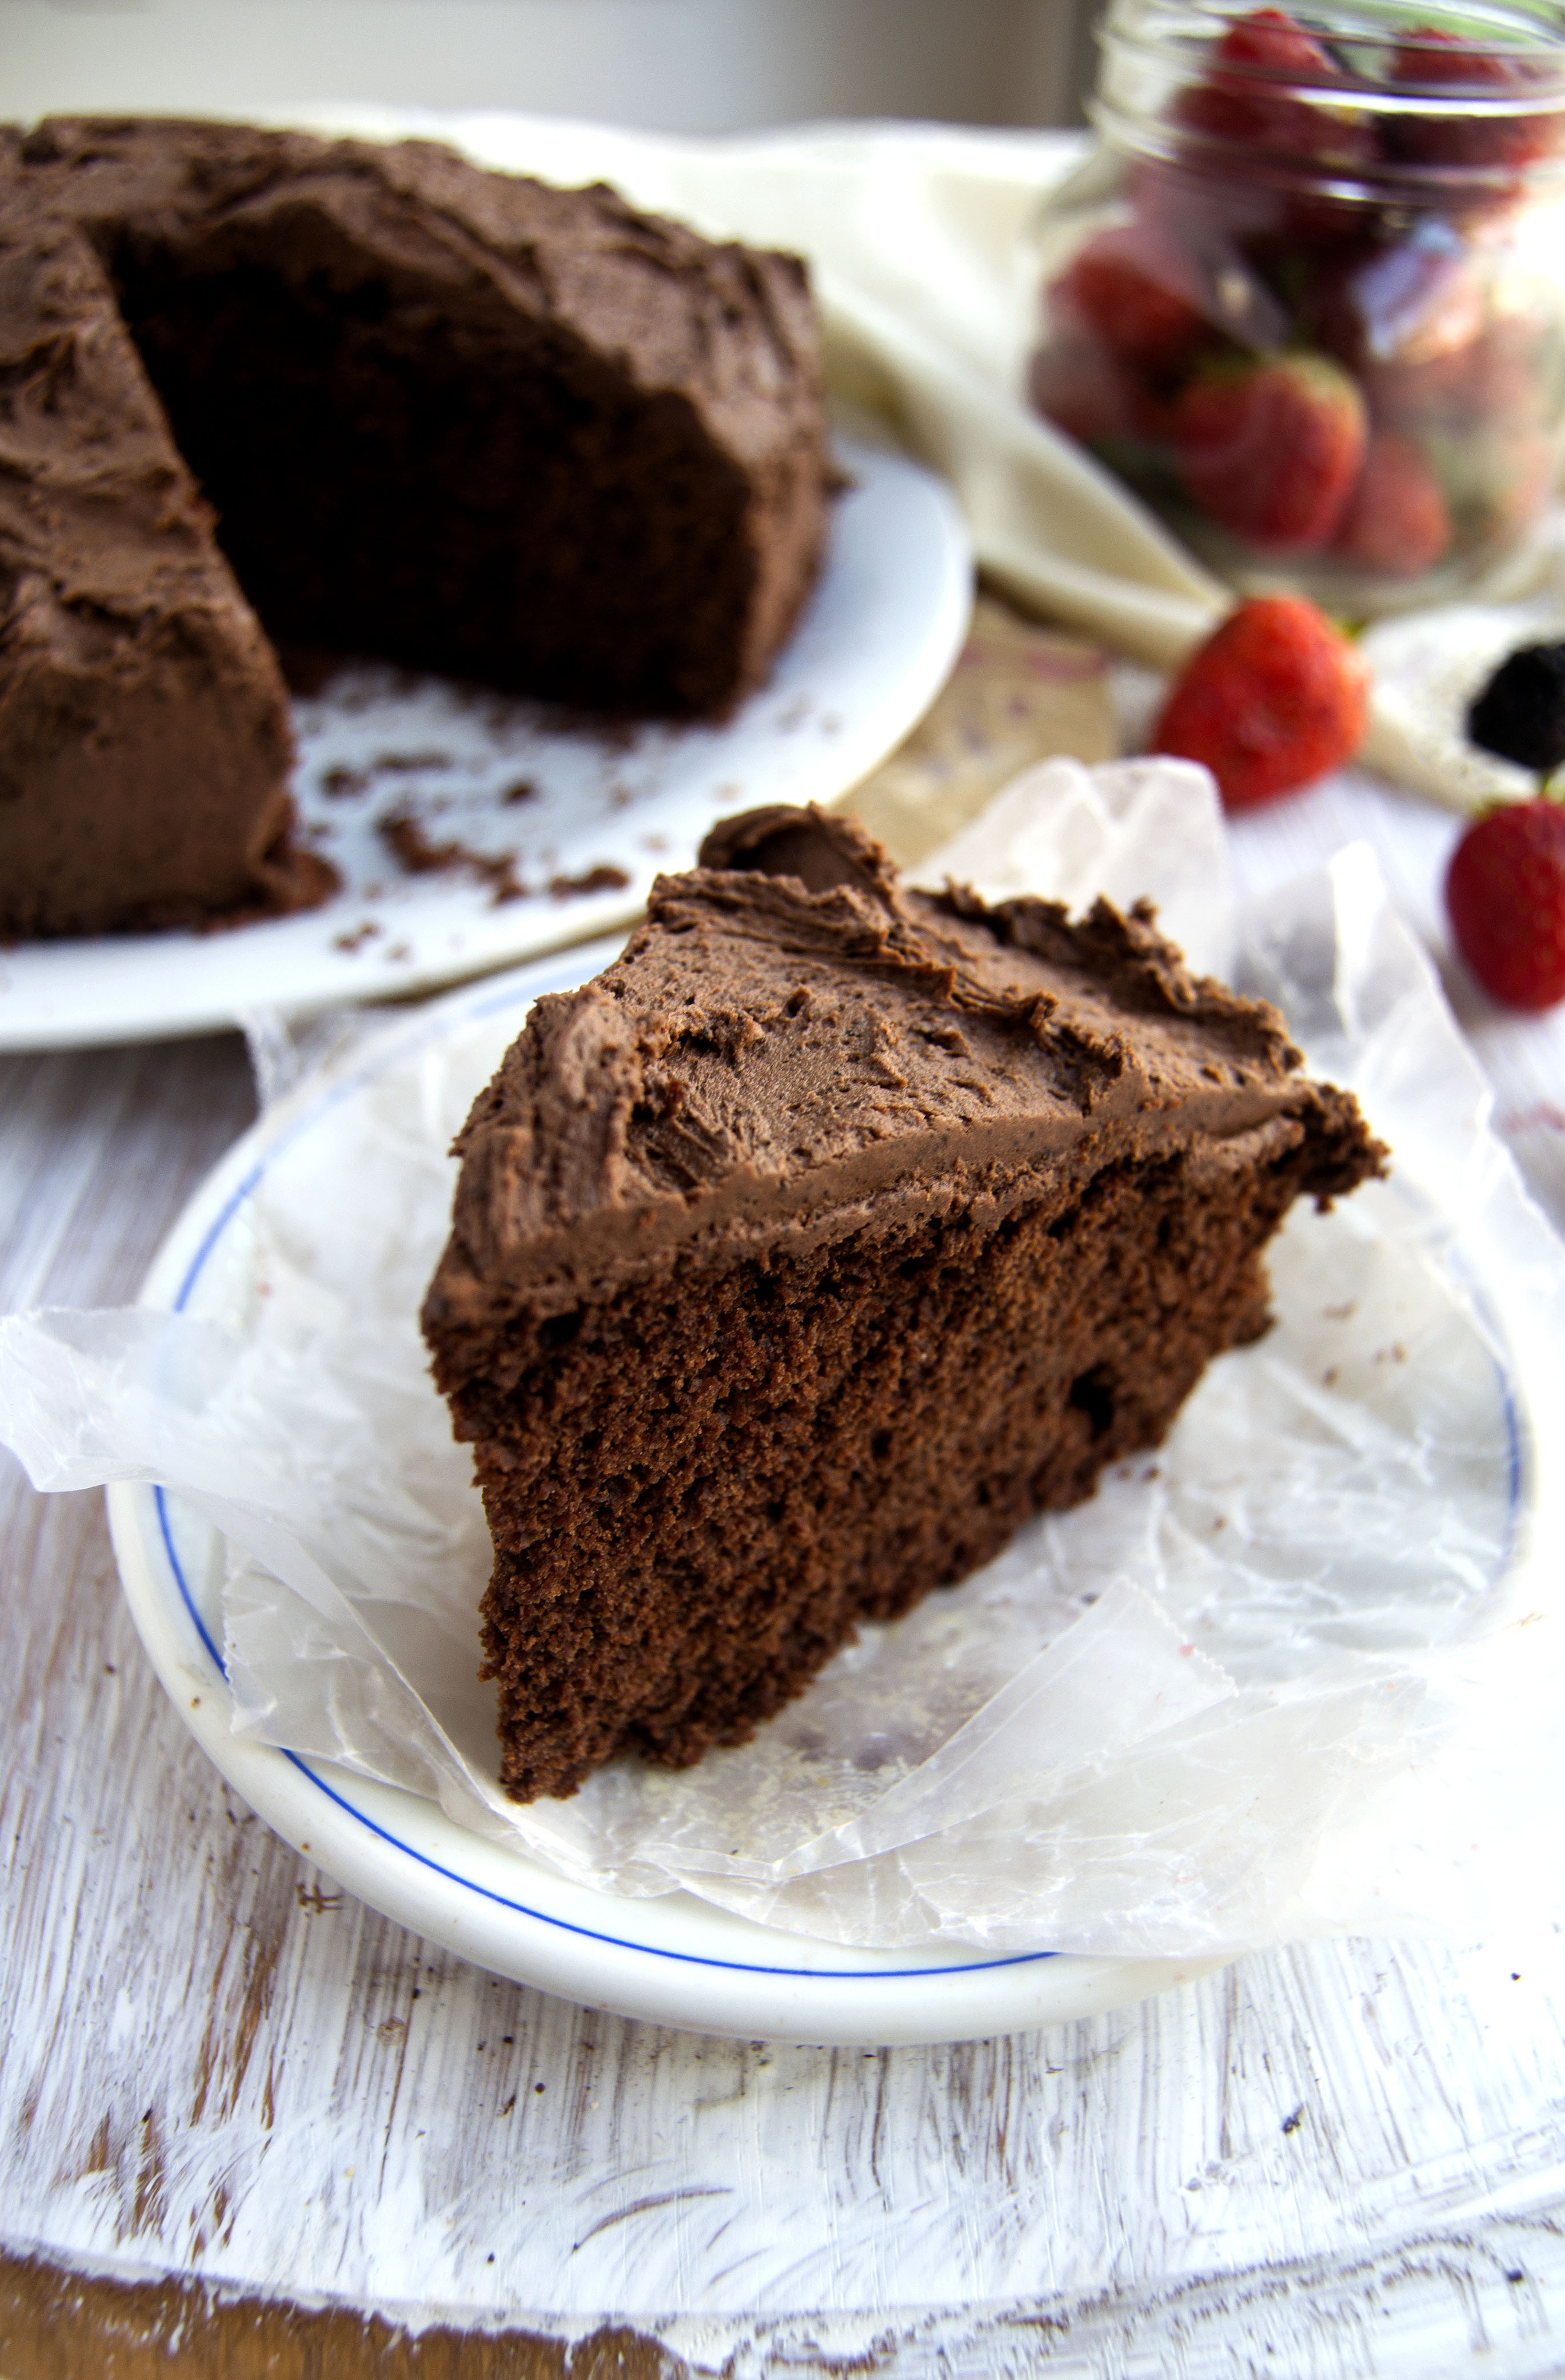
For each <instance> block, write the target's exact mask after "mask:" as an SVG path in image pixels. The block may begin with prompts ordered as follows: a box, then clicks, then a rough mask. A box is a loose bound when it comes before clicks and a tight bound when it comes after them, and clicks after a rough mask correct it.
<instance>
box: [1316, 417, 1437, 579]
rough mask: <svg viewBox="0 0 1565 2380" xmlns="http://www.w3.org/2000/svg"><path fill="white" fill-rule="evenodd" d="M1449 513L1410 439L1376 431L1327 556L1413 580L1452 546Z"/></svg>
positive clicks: (1430, 568) (1425, 464) (1433, 479)
mask: <svg viewBox="0 0 1565 2380" xmlns="http://www.w3.org/2000/svg"><path fill="white" fill-rule="evenodd" d="M1450 534H1451V522H1450V512H1449V510H1448V509H1447V506H1446V500H1445V497H1444V496H1443V495H1442V494H1441V492H1440V485H1439V481H1438V480H1437V479H1436V477H1435V475H1434V473H1433V471H1431V470H1430V468H1429V466H1428V464H1427V463H1426V462H1425V459H1424V456H1423V455H1422V454H1421V453H1420V452H1419V450H1418V448H1417V447H1416V446H1415V445H1414V444H1413V441H1412V439H1411V438H1399V437H1398V436H1397V435H1396V433H1395V431H1389V430H1382V431H1377V432H1376V433H1375V435H1374V436H1373V437H1372V438H1371V439H1370V442H1369V447H1368V451H1367V452H1366V454H1365V458H1364V469H1363V471H1362V472H1361V473H1360V475H1359V482H1358V485H1357V487H1356V488H1355V489H1354V490H1353V494H1352V495H1351V496H1350V497H1349V499H1348V509H1347V511H1346V512H1345V513H1344V514H1343V516H1342V519H1341V526H1340V527H1339V528H1338V531H1337V535H1336V539H1335V540H1334V542H1333V544H1332V548H1331V551H1332V553H1335V554H1339V555H1341V559H1342V560H1343V561H1344V562H1350V563H1355V564H1357V565H1359V566H1360V567H1361V568H1363V569H1365V570H1383V571H1385V572H1386V573H1387V574H1388V575H1389V577H1393V578H1416V577H1418V574H1419V572H1420V571H1423V570H1432V569H1433V568H1434V566H1435V565H1436V563H1437V562H1438V560H1439V558H1440V556H1441V554H1442V553H1444V552H1445V551H1446V548H1447V547H1448V546H1449V545H1450Z"/></svg>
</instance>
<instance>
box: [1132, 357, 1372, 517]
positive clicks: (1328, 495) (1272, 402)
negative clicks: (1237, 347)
mask: <svg viewBox="0 0 1565 2380" xmlns="http://www.w3.org/2000/svg"><path fill="white" fill-rule="evenodd" d="M1366 429H1367V425H1366V420H1365V407H1364V399H1363V397H1362V396H1361V395H1360V394H1359V390H1358V387H1357V384H1356V383H1354V382H1353V381H1352V380H1350V379H1349V378H1348V375H1347V373H1346V372H1344V371H1342V370H1341V369H1340V368H1339V366H1337V365H1336V364H1334V363H1332V362H1331V361H1330V360H1329V359H1328V358H1327V357H1325V356H1317V355H1310V354H1300V355H1283V356H1273V357H1269V358H1260V359H1256V358H1245V359H1244V361H1243V362H1241V363H1237V364H1234V365H1231V366H1218V367H1214V368H1213V369H1212V370H1210V371H1207V372H1202V373H1200V374H1198V375H1197V377H1196V378H1195V380H1193V381H1192V382H1191V383H1190V385H1189V387H1188V388H1186V389H1185V390H1184V392H1183V395H1181V397H1180V399H1179V402H1178V404H1177V406H1176V407H1175V408H1174V418H1173V443H1174V451H1175V455H1176V456H1177V459H1178V462H1179V468H1180V475H1181V477H1182V478H1183V481H1184V485H1185V487H1186V489H1187V490H1188V492H1189V493H1190V494H1191V496H1192V497H1193V498H1194V499H1195V502H1196V504H1199V505H1200V506H1201V508H1202V510H1203V511H1204V512H1205V513H1206V514H1207V516H1208V517H1209V518H1210V519H1212V520H1214V521H1216V522H1217V524H1218V526H1219V528H1225V529H1229V530H1231V533H1232V534H1233V535H1234V536H1235V537H1241V538H1244V539H1245V540H1248V542H1249V543H1250V544H1252V545H1257V546H1262V547H1264V548H1266V549H1268V551H1269V552H1271V553H1311V552H1313V551H1315V550H1316V548H1318V547H1320V546H1323V545H1326V544H1327V543H1328V542H1329V540H1330V538H1331V536H1332V533H1333V531H1334V530H1335V529H1336V527H1337V524H1338V522H1339V521H1340V520H1341V517H1342V514H1343V511H1344V510H1345V508H1346V505H1347V502H1348V498H1349V497H1350V495H1351V494H1352V493H1353V484H1354V482H1355V480H1357V478H1358V475H1359V472H1360V469H1361V468H1362V467H1363V463H1364V450H1365V437H1366Z"/></svg>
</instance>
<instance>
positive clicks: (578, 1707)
mask: <svg viewBox="0 0 1565 2380" xmlns="http://www.w3.org/2000/svg"><path fill="white" fill-rule="evenodd" d="M701 862H702V864H701V865H700V866H699V867H698V868H697V869H696V870H694V871H692V872H691V873H690V874H688V875H686V876H683V877H673V878H664V879H661V880H659V882H658V884H657V885H656V886H655V888H654V891H653V894H652V898H651V902H650V904H649V917H648V920H647V923H646V925H645V926H643V927H642V928H641V929H638V931H637V933H636V934H635V935H633V936H632V938H631V940H630V941H629V942H628V943H627V945H626V948H625V952H624V953H623V954H622V956H621V957H620V958H619V959H618V960H616V961H615V962H614V963H613V965H611V966H609V967H608V968H606V969H605V970H604V971H603V973H602V975H601V976H600V977H597V978H595V979H594V981H593V982H592V983H590V984H588V985H586V986H584V987H583V988H582V989H581V990H579V991H577V992H575V993H564V994H559V995H554V996H552V997H551V998H549V999H546V1000H544V1001H540V1002H539V1003H538V1004H537V1006H536V1007H535V1008H534V1010H533V1012H532V1014H531V1015H530V1016H529V1018H528V1023H527V1025H526V1026H524V1028H523V1031H522V1033H521V1035H520V1036H518V1038H517V1039H516V1042H515V1043H513V1045H512V1047H511V1049H510V1050H508V1051H507V1053H506V1056H505V1058H504V1060H503V1062H502V1065H501V1067H500V1069H499V1071H498V1073H497V1074H496V1075H495V1077H494V1080H493V1081H492V1082H491V1085H490V1086H489V1087H488V1088H487V1089H486V1090H485V1091H484V1092H483V1093H481V1094H480V1096H479V1099H478V1100H477V1102H476V1103H475V1106H474V1109H473V1111H472V1114H471V1115H470V1117H469V1119H468V1122H467V1125H466V1127H465V1128H464V1132H463V1134H462V1135H461V1137H460V1139H459V1141H458V1143H457V1147H458V1150H459V1151H460V1153H461V1157H462V1169H461V1174H460V1178H459V1182H458V1187H457V1193H456V1199H455V1216H454V1226H453V1232H452V1236H451V1240H450V1242H449V1244H448V1246H447V1249H446V1252H445V1255H444V1257H443V1259H442V1262H441V1265H440V1267H439V1269H438V1270H437V1272H436V1275H435V1278H434V1281H433V1282H432V1284H431V1290H430V1293H429V1296H428V1299H427V1300H426V1304H425V1307H424V1330H425V1335H426V1338H427V1340H428V1342H429V1344H430V1347H431V1354H432V1355H433V1358H434V1373H435V1378H436V1381H437V1385H438V1386H439V1387H440V1389H441V1390H442V1391H443V1394H445V1395H446V1396H447V1398H448V1399H449V1401H450V1403H451V1407H452V1412H453V1418H454V1425H455V1430H456V1434H457V1436H458V1437H459V1438H460V1439H465V1440H467V1441H468V1442H470V1443H471V1444H472V1445H473V1447H474V1451H475V1465H476V1470H477V1475H478V1479H479V1486H480V1488H481V1489H482V1492H483V1497H484V1503H485V1509H486V1512H487V1515H488V1518H489V1522H490V1527H491V1537H492V1539H493V1545H494V1556H495V1560H494V1568H493V1573H492V1575H491V1582H490V1585H489V1588H488V1590H487V1592H486V1595H485V1597H484V1603H483V1609H482V1626H483V1645H484V1653H485V1659H486V1672H487V1674H489V1675H490V1676H491V1677H493V1678H494V1679H495V1681H496V1682H497V1686H498V1689H499V1702H500V1730H501V1738H502V1745H503V1757H502V1771H501V1773H502V1779H503V1783H504V1784H505V1786H506V1788H507V1790H508V1791H511V1792H512V1793H513V1794H515V1795H516V1797H517V1798H520V1799H530V1798H533V1797H534V1796H536V1795H537V1794H540V1793H559V1792H568V1791H573V1790H574V1789H575V1788H576V1786H577V1785H579V1783H580V1782H581V1781H582V1779H584V1778H585V1777H586V1776H588V1774H590V1773H591V1771H592V1769H593V1768H594V1767H598V1766H600V1765H601V1763H602V1762H603V1761H604V1760H606V1759H609V1758H612V1757H613V1756H614V1755H616V1754H618V1753H622V1752H631V1753H634V1754H637V1755H641V1756H643V1757H646V1758H649V1759H652V1760H654V1761H658V1762H661V1763H663V1764H665V1765H669V1766H674V1767H678V1766H683V1765H685V1764H687V1763H688V1762H690V1761H692V1760H695V1759H698V1758H699V1757H700V1756H701V1755H702V1753H703V1752H705V1751H706V1750H708V1749H710V1747H711V1746H713V1745H716V1744H722V1743H739V1742H742V1741H744V1740H745V1738H746V1736H747V1735H748V1734H749V1733H750V1732H751V1731H752V1730H753V1729H754V1727H755V1726H756V1724H757V1723H758V1721H759V1720H761V1719H763V1718H767V1717H768V1716H770V1714H771V1713H772V1712H774V1711H775V1710H777V1709H778V1708H780V1707H781V1706H782V1704H783V1703H784V1702H785V1701H786V1700H787V1699H789V1697H790V1696H791V1695H793V1694H796V1693H797V1692H799V1691H800V1690H801V1689H802V1687H803V1686H804V1685H805V1684H806V1683H807V1682H808V1680H809V1678H810V1677H812V1676H813V1675H814V1674H815V1673H816V1672H817V1671H818V1670H819V1668H820V1667H821V1665H822V1664H823V1663H824V1662H825V1661H826V1660H827V1659H829V1658H831V1654H832V1653H833V1652H835V1651H836V1650H837V1649H838V1648H839V1647H840V1646H841V1645H843V1644H844V1643H845V1642H847V1641H848V1640H849V1638H850V1637H851V1635H852V1633H853V1632H854V1630H855V1626H856V1625H857V1624H858V1622H859V1621H862V1620H866V1619H878V1620H879V1619H890V1618H893V1617H895V1616H896V1615H897V1614H899V1613H900V1612H903V1611H904V1610H906V1609H909V1608H910V1606H911V1605H912V1604H913V1603H915V1602H916V1601H917V1600H918V1599H919V1597H921V1596H923V1595H924V1594H926V1593H927V1592H928V1591H929V1590H930V1589H931V1588H933V1587H935V1586H938V1585H942V1584H948V1583H952V1582H953V1581H955V1580H956V1579H959V1578H961V1577H964V1576H965V1575H967V1574H968V1573H970V1572H971V1571H973V1570H974V1569H976V1568H977V1567H978V1566H979V1565H980V1564H981V1563H982V1562H984V1561H985V1560H989V1559H990V1558H991V1556H992V1555H993V1554H995V1553H996V1552H998V1551H999V1550H1000V1549H1001V1547H1002V1546H1003V1545H1004V1543H1005V1542H1006V1541H1007V1540H1008V1538H1009V1537H1010V1536H1011V1535H1012V1534H1013V1532H1014V1530H1015V1529H1016V1527H1018V1526H1019V1525H1020V1524H1021V1523H1022V1522H1023V1521H1025V1519H1027V1518H1028V1517H1029V1516H1030V1515H1031V1514H1033V1513H1034V1512H1039V1511H1043V1510H1058V1509H1062V1508H1063V1507H1065V1506H1067V1505H1069V1504H1071V1503H1074V1502H1076V1501H1079V1500H1081V1498H1083V1497H1084V1496H1086V1495H1087V1494H1090V1493H1091V1492H1092V1488H1093V1487H1094V1485H1095V1483H1096V1481H1097V1479H1098V1476H1099V1475H1100V1474H1101V1473H1102V1471H1103V1469H1104V1468H1105V1467H1106V1466H1107V1465H1108V1464H1110V1463H1113V1462H1115V1461H1117V1460H1119V1459H1121V1458H1122V1457H1123V1456H1125V1455H1128V1454H1130V1453H1133V1452H1135V1451H1141V1450H1144V1449H1146V1448H1148V1447H1151V1446H1154V1445H1156V1444H1157V1443H1158V1442H1159V1439H1161V1437H1162V1436H1163V1435H1164V1433H1165V1432H1166V1430H1167V1428H1168V1427H1169V1426H1170V1424H1171V1420H1172V1418H1173V1416H1174V1415H1175V1414H1176V1413H1177V1411H1178V1409H1179V1407H1180V1405H1181V1404H1182V1403H1183V1399H1184V1397H1185V1396H1186V1395H1187V1394H1188V1392H1189V1390H1190V1389H1191V1388H1192V1387H1193V1386H1194V1385H1195V1380H1196V1379H1197V1378H1199V1376H1200V1374H1201V1371H1202V1370H1203V1369H1204V1367H1205V1366H1206V1364H1207V1361H1208V1360H1209V1359H1210V1358H1211V1356H1212V1355H1214V1354H1218V1353H1219V1352H1221V1351H1222V1350H1223V1349H1224V1348H1227V1347H1231V1346H1236V1345H1241V1344H1244V1343H1245V1342H1247V1341H1249V1340H1251V1339H1253V1338H1255V1337H1256V1335H1257V1334H1258V1332H1259V1331H1261V1330H1264V1328H1265V1327H1266V1321H1267V1288H1266V1281H1265V1275H1264V1271H1263V1269H1262V1268H1261V1262H1260V1257H1261V1252H1262V1250H1263V1249H1264V1246H1265V1244H1266V1242H1267V1240H1268V1238H1269V1237H1270V1235H1271V1233H1272V1232H1273V1231H1275V1229H1276V1228H1277V1225H1278V1223H1279V1222H1280V1220H1281V1218H1282V1215H1283V1214H1284V1213H1285V1211H1286V1209H1287V1208H1288V1206H1289V1205H1290V1204H1291V1203H1292V1200H1293V1199H1294V1198H1295V1197H1296V1196H1300V1195H1305V1196H1314V1197H1315V1198H1316V1200H1317V1201H1319V1202H1322V1203H1324V1202H1328V1201H1329V1200H1330V1199H1331V1198H1332V1197H1333V1196H1339V1195H1341V1194H1342V1193H1344V1192H1346V1191H1348V1190H1351V1189H1352V1188H1353V1187H1354V1186H1355V1185H1356V1184H1358V1183H1359V1182H1361V1181H1363V1180H1365V1178H1367V1177H1368V1176H1370V1175H1372V1174H1374V1173H1376V1172H1379V1171H1381V1170H1382V1168H1383V1164H1384V1160H1385V1151H1384V1150H1383V1149H1382V1148H1381V1147H1380V1146H1379V1145H1378V1144H1377V1142H1376V1141H1374V1139H1373V1138H1372V1136H1371V1135H1370V1134H1369V1132H1368V1130H1367V1128H1366V1127H1365V1123H1364V1120H1363V1118H1362V1116H1361V1115H1360V1114H1359V1111H1358V1109H1357V1106H1356V1104H1355V1102H1354V1101H1353V1099H1352V1098H1351V1097H1350V1096H1349V1095H1347V1094H1345V1093H1342V1092H1340V1091H1337V1090H1334V1089H1333V1088H1331V1087H1329V1086H1325V1085H1317V1084H1315V1083H1312V1082H1310V1081H1308V1080H1307V1079H1306V1078H1305V1077H1304V1076H1303V1075H1301V1074H1300V1072H1299V1071H1298V1070H1299V1065H1300V1060H1299V1053H1298V1052H1297V1050H1294V1049H1293V1048H1292V1044H1291V1043H1290V1041H1289V1039H1288V1037H1287V1033H1286V1030H1285V1028H1284V1026H1283V1025H1282V1022H1281V1020H1280V1018H1279V1017H1278V1016H1277V1014H1276V1013H1275V1011H1273V1010H1271V1009H1269V1008H1268V1007H1266V1006H1265V1005H1264V1004H1263V1003H1259V1002H1251V1001H1245V1000H1243V999H1241V998H1240V997H1239V996H1238V995H1236V994H1234V993H1232V992H1231V991H1229V990H1226V989H1225V988H1224V987H1222V986H1221V985H1219V984H1217V983H1215V982H1212V981H1210V980H1209V979H1204V978H1198V977H1193V976H1191V975H1190V974H1189V972H1188V971H1187V970H1186V969H1185V968H1184V966H1183V963H1182V961H1181V960H1180V958H1179V954H1178V953H1177V952H1176V951H1174V950H1173V949H1172V948H1171V945H1170V944H1168V943H1167V942H1166V941H1163V940H1162V938H1161V937H1160V936H1159V935H1158V933H1157V932H1156V929H1155V927H1154V925H1153V923H1152V919H1151V916H1150V913H1149V912H1147V911H1146V910H1145V909H1141V910H1138V911H1134V912H1133V913H1132V914H1131V915H1130V916H1129V917H1124V916H1122V915H1120V913H1118V912H1117V911H1115V910H1114V909H1112V908H1111V907H1110V905H1108V904H1106V903H1103V902H1099V903H1098V905H1096V906H1095V908H1094V909H1093V910H1092V911H1091V912H1090V913H1089V915H1088V916H1087V917H1085V918H1081V919H1077V920H1072V919H1071V918H1070V917H1068V916H1067V915H1066V913H1065V912H1064V910H1063V909H1062V908H1061V907H1060V906H1059V905H1057V904H1052V903H1049V902H1046V901H1035V900H1025V901H1012V902H1006V903H1002V904H1000V905H996V906H993V907H991V906H989V905H986V904H985V903H983V902H982V901H980V900H979V899H978V898H977V896H976V895H974V894H972V893H969V892H964V891H963V890H962V889H961V888H957V887H948V888H947V890H946V891H945V892H943V893H940V894H932V895H931V894H924V893H917V892H909V891H904V889H902V888H901V887H900V886H899V885H898V884H897V882H896V880H895V875H894V871H893V870H892V868H891V866H890V863H889V862H888V861H887V859H886V857H885V855H884V854H883V853H882V852H881V851H880V849H879V847H878V846H876V845H875V844H873V843H871V842H870V840H869V839H868V838H867V836H866V835H864V834H863V833H862V832H861V831H860V830H858V829H857V828H856V827H855V826H854V825H853V824H852V823H851V822H850V821H848V820H843V819H841V818H838V817H832V816H830V815H828V814H825V813H822V812H820V811H819V810H816V809H813V808H812V809H810V810H807V811H806V810H793V809H786V808H772V809H769V810H765V811H760V812H752V813H749V814H747V815H746V817H743V818H740V819H737V820H728V821H725V822H723V823H722V825H721V826H719V827H718V828H717V829H715V830H714V831H713V833H712V834H711V835H710V836H709V838H708V840H707V843H706V844H705V845H704V846H703V850H702V854H701Z"/></svg>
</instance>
